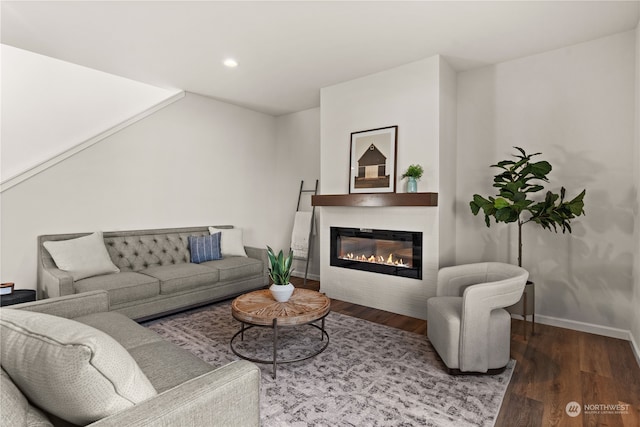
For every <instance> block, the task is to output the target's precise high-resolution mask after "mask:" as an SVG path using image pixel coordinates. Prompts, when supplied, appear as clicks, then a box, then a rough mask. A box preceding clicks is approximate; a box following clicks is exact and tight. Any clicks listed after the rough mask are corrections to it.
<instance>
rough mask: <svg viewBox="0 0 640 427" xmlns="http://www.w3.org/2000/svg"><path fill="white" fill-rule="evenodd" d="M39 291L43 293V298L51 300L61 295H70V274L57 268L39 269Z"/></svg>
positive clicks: (71, 287)
mask: <svg viewBox="0 0 640 427" xmlns="http://www.w3.org/2000/svg"><path fill="white" fill-rule="evenodd" d="M39 273H40V274H39V276H40V277H39V279H40V284H39V285H40V289H41V290H42V291H43V292H44V297H45V298H53V297H58V296H63V295H72V294H74V293H75V291H74V289H73V277H72V276H71V274H70V273H68V272H66V271H62V270H60V269H59V268H45V267H41V268H40V272H39Z"/></svg>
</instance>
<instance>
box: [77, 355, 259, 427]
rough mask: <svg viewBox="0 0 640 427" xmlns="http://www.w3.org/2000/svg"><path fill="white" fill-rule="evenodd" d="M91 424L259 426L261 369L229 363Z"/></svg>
mask: <svg viewBox="0 0 640 427" xmlns="http://www.w3.org/2000/svg"><path fill="white" fill-rule="evenodd" d="M90 425H91V426H92V427H94V426H95V427H110V426H112V427H120V426H154V427H155V426H165V427H197V426H203V427H204V426H207V427H209V426H225V427H226V426H259V425H260V370H259V369H258V367H257V366H255V365H254V364H252V363H249V362H247V361H244V360H242V361H237V362H232V363H230V364H228V365H225V366H223V367H221V368H219V369H216V370H214V371H211V372H208V373H206V374H203V375H200V376H199V377H196V378H193V379H192V380H189V381H187V382H185V383H183V384H180V385H179V386H176V387H174V388H172V389H170V390H167V391H165V392H163V393H160V394H159V395H157V396H155V397H152V398H151V399H149V400H145V401H144V402H142V403H140V404H138V405H136V406H134V407H132V408H129V409H126V410H124V411H121V412H118V413H117V414H114V415H112V416H109V417H107V418H103V419H101V420H99V421H96V422H95V423H93V424H90Z"/></svg>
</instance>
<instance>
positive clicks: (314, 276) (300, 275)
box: [291, 272, 320, 281]
mask: <svg viewBox="0 0 640 427" xmlns="http://www.w3.org/2000/svg"><path fill="white" fill-rule="evenodd" d="M291 275H292V276H293V277H299V278H301V279H304V273H297V272H294V273H291ZM307 279H311V280H317V281H320V275H319V274H311V273H308V274H307Z"/></svg>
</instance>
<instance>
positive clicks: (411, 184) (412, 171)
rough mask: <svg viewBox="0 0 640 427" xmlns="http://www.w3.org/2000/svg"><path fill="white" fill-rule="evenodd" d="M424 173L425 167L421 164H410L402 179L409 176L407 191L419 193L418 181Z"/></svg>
mask: <svg viewBox="0 0 640 427" xmlns="http://www.w3.org/2000/svg"><path fill="white" fill-rule="evenodd" d="M423 173H424V168H423V167H422V166H420V165H417V164H416V165H410V166H409V167H408V168H407V170H406V171H405V173H403V174H402V179H405V178H408V180H407V193H417V192H418V182H417V180H419V179H420V178H422V174H423Z"/></svg>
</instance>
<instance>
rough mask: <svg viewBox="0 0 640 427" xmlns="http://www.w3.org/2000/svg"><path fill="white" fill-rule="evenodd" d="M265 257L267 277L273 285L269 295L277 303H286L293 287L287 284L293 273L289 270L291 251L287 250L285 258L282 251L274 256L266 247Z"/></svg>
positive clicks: (271, 250) (289, 283)
mask: <svg viewBox="0 0 640 427" xmlns="http://www.w3.org/2000/svg"><path fill="white" fill-rule="evenodd" d="M267 256H268V257H269V277H270V278H271V280H273V284H272V285H271V287H270V288H269V290H270V291H271V295H273V298H274V299H275V300H276V301H278V302H287V301H289V298H290V297H291V295H292V294H293V290H294V287H293V285H292V284H291V282H289V280H290V279H291V272H292V271H293V268H291V266H292V264H293V251H292V250H291V248H289V255H288V256H287V257H285V256H284V253H283V252H282V250H280V252H278V255H276V254H275V252H273V249H271V247H269V246H267Z"/></svg>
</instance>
